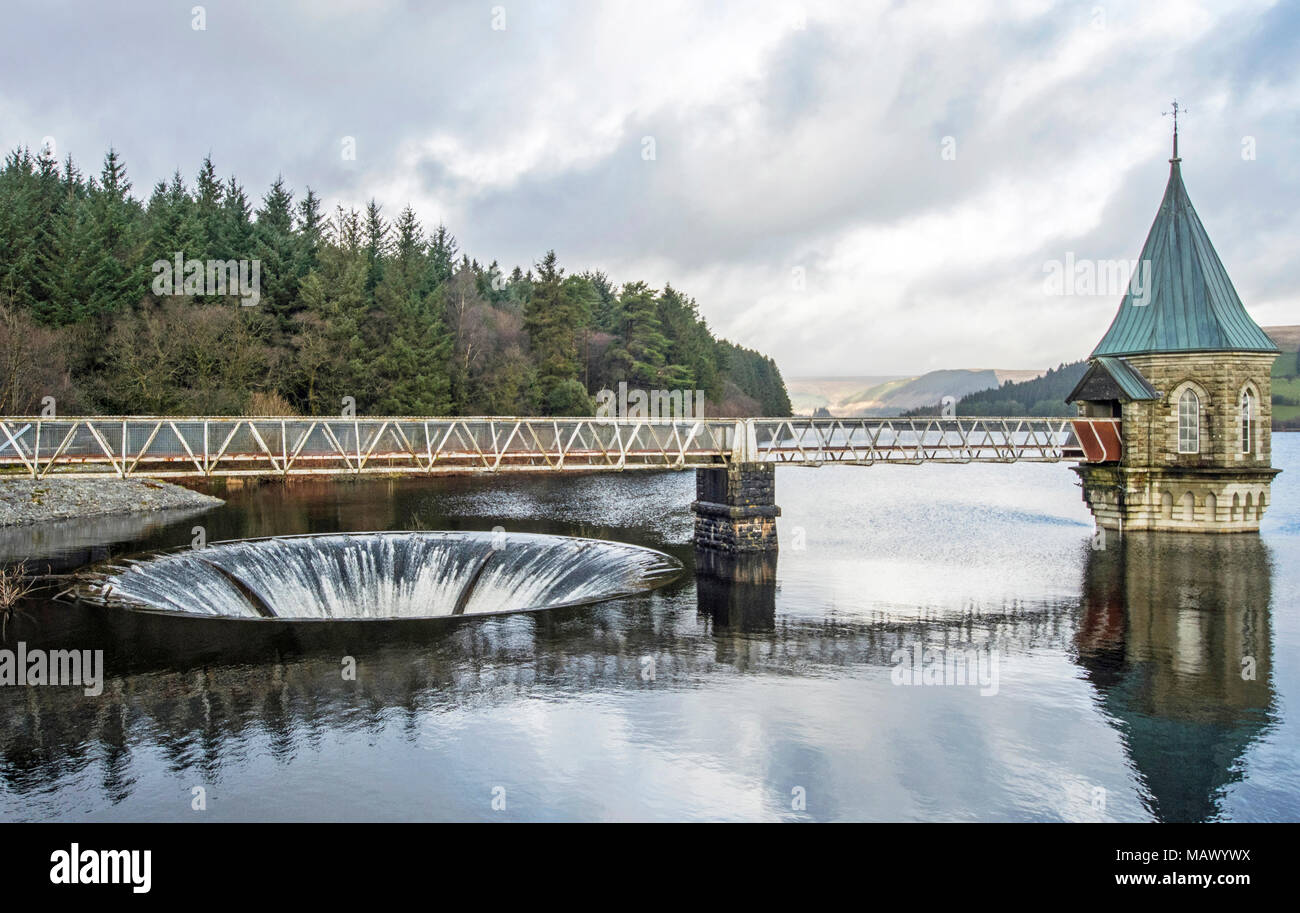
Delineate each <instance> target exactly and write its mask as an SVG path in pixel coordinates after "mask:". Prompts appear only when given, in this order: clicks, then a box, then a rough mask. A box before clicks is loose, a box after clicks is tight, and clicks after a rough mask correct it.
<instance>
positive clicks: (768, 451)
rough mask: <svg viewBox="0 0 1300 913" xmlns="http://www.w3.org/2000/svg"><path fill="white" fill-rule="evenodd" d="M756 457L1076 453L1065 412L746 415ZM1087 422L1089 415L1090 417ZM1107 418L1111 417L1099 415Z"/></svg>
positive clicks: (984, 457) (1066, 456) (928, 459)
mask: <svg viewBox="0 0 1300 913" xmlns="http://www.w3.org/2000/svg"><path fill="white" fill-rule="evenodd" d="M753 421H754V430H755V437H756V440H755V447H756V451H757V454H758V459H759V460H760V461H763V462H776V463H800V464H803V465H809V466H815V465H819V464H821V463H848V464H852V465H860V466H866V465H871V464H872V463H932V462H940V463H972V462H981V463H1012V462H1017V461H1029V462H1049V463H1052V462H1058V461H1060V460H1077V459H1083V457H1084V454H1083V449H1082V447H1081V446H1080V443H1079V439H1078V436H1077V435H1076V432H1075V426H1076V424H1077V422H1078V421H1079V420H1078V419H1071V418H974V417H969V418H962V417H951V418H863V419H848V418H844V419H839V418H829V419H803V418H795V419H765V418H760V419H754V420H753ZM1092 421H1096V420H1095V419H1094V420H1092ZM1105 421H1115V422H1118V420H1117V419H1116V420H1105Z"/></svg>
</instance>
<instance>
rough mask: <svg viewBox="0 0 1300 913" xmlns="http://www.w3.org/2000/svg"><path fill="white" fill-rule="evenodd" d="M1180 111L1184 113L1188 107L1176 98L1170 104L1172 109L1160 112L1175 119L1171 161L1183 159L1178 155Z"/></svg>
mask: <svg viewBox="0 0 1300 913" xmlns="http://www.w3.org/2000/svg"><path fill="white" fill-rule="evenodd" d="M1179 111H1182V112H1183V113H1184V114H1186V113H1187V109H1186V108H1184V107H1183V106H1181V105H1180V104H1178V99H1176V98H1175V99H1174V100H1173V103H1172V105H1171V106H1170V110H1168V111H1162V112H1161V113H1160V116H1161V117H1169V116H1171V115H1172V116H1173V119H1174V157H1173V158H1171V159H1170V160H1169V161H1171V162H1179V161H1182V159H1180V158H1179V157H1178V112H1179Z"/></svg>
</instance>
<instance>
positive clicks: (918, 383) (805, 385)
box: [787, 368, 1043, 417]
mask: <svg viewBox="0 0 1300 913" xmlns="http://www.w3.org/2000/svg"><path fill="white" fill-rule="evenodd" d="M1042 373H1043V372H1042V371H1024V370H998V369H992V368H985V369H965V368H952V369H947V370H941V371H930V372H928V373H926V374H921V375H919V376H916V377H899V376H892V377H891V376H883V377H881V376H877V377H870V376H867V377H822V378H815V377H795V378H790V379H789V380H788V381H787V386H788V387H789V390H790V400H791V403H792V404H793V406H794V411H795V414H796V415H811V414H812V413H813V412H814V411H815V410H817V409H819V408H823V409H826V410H827V411H829V412H830V413H831V414H832V415H835V416H842V417H852V416H863V415H875V416H889V415H901V414H902V413H904V412H906V411H907V410H909V409H917V408H919V407H922V406H928V405H931V404H933V403H938V402H941V401H942V400H943V397H945V396H952V397H956V398H957V399H961V397H963V396H965V395H967V394H968V393H974V392H976V391H979V390H988V389H991V388H995V387H997V386H998V385H999V384H1001V383H1004V382H1006V381H1008V380H1024V379H1028V378H1033V377H1037V376H1038V375H1040V374H1042Z"/></svg>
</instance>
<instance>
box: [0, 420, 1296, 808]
mask: <svg viewBox="0 0 1300 913" xmlns="http://www.w3.org/2000/svg"><path fill="white" fill-rule="evenodd" d="M1273 446H1274V464H1275V465H1277V466H1280V467H1282V468H1283V469H1284V470H1285V471H1284V472H1283V474H1282V475H1280V476H1279V477H1278V479H1277V481H1276V482H1275V483H1274V486H1273V495H1272V507H1271V508H1270V510H1269V513H1268V514H1267V516H1266V520H1265V525H1264V530H1263V532H1262V533H1261V534H1260V535H1259V536H1182V537H1178V536H1171V537H1152V536H1137V535H1130V536H1127V537H1125V539H1124V541H1123V542H1122V543H1121V542H1117V541H1114V539H1113V537H1112V539H1111V541H1108V542H1107V543H1105V545H1106V547H1105V548H1094V543H1093V539H1092V523H1091V519H1090V516H1089V514H1088V512H1087V509H1086V508H1085V506H1084V505H1083V503H1082V501H1081V499H1080V495H1079V489H1078V487H1077V485H1076V482H1075V476H1074V474H1073V473H1071V472H1069V471H1068V470H1067V468H1066V467H1065V466H1064V465H1032V464H1025V465H1015V466H996V465H967V466H938V465H933V466H921V467H907V466H876V467H869V468H867V467H839V468H835V467H823V468H819V469H800V468H785V469H780V470H778V472H777V483H776V484H777V500H778V503H779V504H780V505H781V508H782V510H783V514H782V517H781V519H780V535H781V542H782V546H781V552H780V556H779V559H778V560H777V562H776V567H775V582H774V583H772V584H767V585H763V584H751V585H743V586H742V585H735V584H722V583H719V582H716V581H713V580H711V579H709V578H706V577H698V578H697V577H696V576H695V574H694V573H692V570H693V567H694V556H693V550H692V547H691V545H690V535H691V514H690V511H689V504H690V501H691V500H692V497H693V493H694V473H691V472H684V473H663V474H630V473H629V474H623V475H589V476H568V477H549V478H548V477H539V476H532V477H520V476H501V477H497V478H488V477H482V478H473V479H453V480H447V479H433V480H423V481H409V480H404V481H388V480H382V481H366V482H355V483H354V482H305V483H294V484H291V485H289V486H287V487H286V486H283V485H278V484H266V485H261V486H256V487H250V488H244V489H242V490H237V491H231V492H228V493H227V494H226V496H227V498H228V503H227V504H226V505H225V506H223V507H220V508H217V509H215V510H212V511H208V512H205V513H202V514H198V515H185V516H179V517H177V516H167V517H159V516H154V517H148V518H131V519H114V520H102V521H95V522H75V523H69V524H59V525H46V526H44V527H41V528H39V529H26V530H13V529H11V530H0V559H4V560H13V559H15V558H22V557H28V558H29V564H39V565H42V566H43V565H46V564H48V565H51V566H52V567H53V568H54V569H55V570H64V571H66V570H69V569H72V568H75V567H78V566H80V565H82V564H85V563H87V562H90V561H94V560H99V559H102V558H104V557H107V556H109V555H110V554H113V555H115V554H123V553H128V552H134V551H139V550H142V549H152V548H161V547H172V546H179V545H184V544H187V543H189V542H190V540H191V538H192V535H193V533H192V528H193V527H194V526H195V525H200V524H201V525H202V526H203V527H204V528H205V530H206V534H207V536H208V538H209V540H217V539H225V538H243V537H253V536H268V535H277V534H289V533H308V532H332V531H339V530H391V529H430V530H434V529H466V530H491V529H493V528H494V527H497V526H501V527H504V528H505V529H506V530H509V531H519V532H554V533H562V534H566V535H578V536H594V537H599V538H611V539H617V540H622V541H626V542H632V543H637V544H641V545H646V546H650V547H653V548H657V549H661V550H663V551H666V552H668V553H670V554H672V555H674V556H676V557H677V558H679V559H680V560H681V561H682V562H683V563H685V564H686V566H687V570H688V573H687V574H686V575H684V576H683V577H682V578H680V579H679V580H678V581H676V582H675V583H672V584H670V585H669V586H667V587H665V588H664V589H661V590H658V591H656V592H654V593H651V594H646V595H640V596H636V597H631V598H625V599H621V600H618V601H614V602H607V603H602V604H599V605H595V606H587V607H582V608H571V609H560V610H555V611H552V612H547V613H538V614H524V615H510V616H503V617H495V618H480V619H469V620H446V621H434V622H410V623H405V624H398V625H383V624H379V625H374V624H369V623H367V624H361V625H357V624H344V625H332V626H331V625H325V626H319V625H318V626H314V627H313V628H311V629H310V630H307V629H304V628H303V627H302V626H298V627H293V626H287V625H276V624H273V623H261V622H254V623H241V622H222V621H204V620H193V619H168V618H148V617H140V616H135V615H129V614H127V613H123V612H119V611H114V610H105V609H93V608H89V607H79V606H76V605H69V604H66V603H63V602H53V601H50V600H48V599H45V598H38V599H29V600H28V601H27V602H26V603H25V604H24V605H23V606H22V611H21V613H20V614H19V615H18V616H16V617H15V618H13V619H12V620H10V621H9V623H8V626H7V630H6V637H7V643H6V644H5V646H6V647H8V648H13V646H14V644H15V643H16V642H17V641H20V640H21V641H22V642H24V643H25V644H26V645H27V646H28V648H35V647H72V648H76V649H103V650H104V651H105V656H106V666H107V677H106V683H105V687H104V693H103V694H102V695H101V696H99V697H97V698H88V697H85V696H84V695H83V694H82V692H81V690H80V689H77V688H63V687H21V686H10V687H3V688H0V819H3V820H7V821H14V820H28V821H30V820H73V821H77V820H167V821H171V820H337V819H365V820H397V819H402V820H404V819H421V820H422V819H471V820H557V819H561V820H568V819H580V820H593V819H595V820H610V819H612V820H624V819H638V820H640V819H706V820H719V819H724V820H753V819H763V820H771V819H804V818H808V819H818V820H1016V821H1020V820H1034V821H1038V820H1049V821H1054V820H1070V821H1095V820H1138V821H1151V820H1157V821H1162V820H1167V821H1176V820H1177V821H1185V820H1196V821H1199V820H1233V821H1238V820H1240V821H1279V820H1287V821H1295V820H1298V819H1300V709H1298V707H1300V649H1298V648H1300V612H1298V611H1297V604H1298V602H1300V600H1298V599H1297V597H1298V596H1300V435H1296V434H1278V435H1275V436H1274V445H1273ZM344 657H352V658H353V659H354V660H355V663H356V669H357V676H356V680H355V681H349V680H345V679H344V677H343V675H342V674H341V671H340V670H341V667H342V664H343V658H344ZM935 657H938V658H939V659H941V660H942V659H948V660H961V659H963V658H968V659H970V660H972V661H973V662H974V666H973V667H972V668H974V669H975V670H977V671H978V673H979V674H982V675H984V679H983V682H982V683H981V682H980V681H979V680H978V679H977V680H976V681H975V682H974V683H973V684H963V683H947V684H945V683H943V682H942V680H940V681H939V682H932V683H929V684H927V683H926V682H927V678H926V677H924V676H921V675H918V683H916V684H908V683H906V677H905V673H909V674H910V670H911V669H912V663H913V661H914V659H915V660H918V661H919V663H920V665H921V666H923V667H925V668H933V662H932V660H933V659H934V658H935ZM940 679H942V676H940ZM196 788H201V789H202V790H203V795H204V798H205V800H206V809H204V810H201V811H199V810H195V809H194V808H193V807H192V805H193V803H194V796H195V792H194V791H195V789H196ZM501 806H504V807H501Z"/></svg>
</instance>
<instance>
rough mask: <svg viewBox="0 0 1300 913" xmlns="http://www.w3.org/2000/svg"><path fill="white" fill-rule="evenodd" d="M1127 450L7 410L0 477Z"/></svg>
mask: <svg viewBox="0 0 1300 913" xmlns="http://www.w3.org/2000/svg"><path fill="white" fill-rule="evenodd" d="M1119 451H1120V432H1119V421H1118V420H1117V419H1081V418H975V417H970V418H963V417H944V418H937V417H934V418H930V417H927V418H902V419H900V418H878V419H877V418H864V419H837V418H827V419H813V418H750V419H715V418H709V419H683V420H675V419H674V420H652V419H635V418H618V419H612V418H611V419H604V418H506V417H495V416H494V417H482V418H369V417H367V418H287V417H183V418H181V417H178V418H171V417H160V416H127V417H114V418H105V417H89V416H86V417H70V418H58V419H53V418H41V417H30V418H26V417H20V418H11V417H5V418H3V419H0V474H7V475H19V476H26V477H29V478H32V479H45V478H50V477H54V476H78V477H83V478H85V477H90V478H124V479H125V478H134V477H148V478H174V479H205V478H214V477H229V476H298V475H349V474H350V475H363V474H386V475H405V474H416V475H419V474H425V475H431V474H444V473H467V472H468V473H482V472H590V471H625V470H633V469H659V470H663V469H702V468H709V467H726V466H729V465H735V464H749V463H757V464H772V465H776V464H790V465H802V466H820V465H823V464H826V463H842V464H849V465H857V466H869V465H873V464H875V463H913V464H915V463H935V462H938V463H979V462H984V463H1015V462H1040V463H1041V462H1049V463H1050V462H1059V461H1062V460H1069V461H1105V460H1115V459H1118V458H1119Z"/></svg>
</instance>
